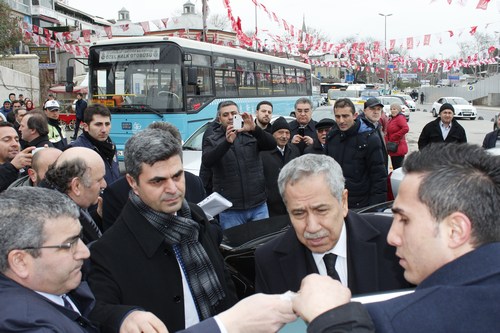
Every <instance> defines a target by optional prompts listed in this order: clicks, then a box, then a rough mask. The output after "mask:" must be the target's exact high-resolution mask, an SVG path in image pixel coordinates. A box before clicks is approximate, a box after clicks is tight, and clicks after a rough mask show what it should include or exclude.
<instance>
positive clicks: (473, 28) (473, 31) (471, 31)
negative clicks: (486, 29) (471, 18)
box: [469, 25, 477, 36]
mask: <svg viewBox="0 0 500 333" xmlns="http://www.w3.org/2000/svg"><path fill="white" fill-rule="evenodd" d="M476 30H477V25H475V26H473V27H471V28H470V31H469V33H470V34H471V36H473V35H474V34H475V33H476Z"/></svg>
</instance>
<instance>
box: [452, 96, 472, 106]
mask: <svg viewBox="0 0 500 333" xmlns="http://www.w3.org/2000/svg"><path fill="white" fill-rule="evenodd" d="M449 103H450V104H452V105H464V104H465V105H467V104H469V102H467V101H466V100H465V99H463V98H462V97H453V98H450V99H449Z"/></svg>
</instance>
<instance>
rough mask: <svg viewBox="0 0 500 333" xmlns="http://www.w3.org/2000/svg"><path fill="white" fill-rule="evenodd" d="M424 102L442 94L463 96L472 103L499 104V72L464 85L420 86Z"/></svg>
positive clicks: (431, 100)
mask: <svg viewBox="0 0 500 333" xmlns="http://www.w3.org/2000/svg"><path fill="white" fill-rule="evenodd" d="M420 91H423V92H424V95H425V102H426V103H433V102H435V101H436V100H437V99H438V98H440V97H444V96H457V97H463V98H465V99H466V100H468V101H472V102H473V104H474V105H484V106H500V74H497V75H494V76H490V77H488V78H485V79H484V80H481V81H478V82H477V83H474V84H472V85H466V86H465V87H422V88H420V89H419V92H420Z"/></svg>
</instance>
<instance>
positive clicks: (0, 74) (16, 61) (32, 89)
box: [0, 54, 40, 105]
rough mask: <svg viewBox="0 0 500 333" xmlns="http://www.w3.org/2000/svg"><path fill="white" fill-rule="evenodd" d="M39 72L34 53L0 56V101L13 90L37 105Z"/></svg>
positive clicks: (38, 102)
mask: <svg viewBox="0 0 500 333" xmlns="http://www.w3.org/2000/svg"><path fill="white" fill-rule="evenodd" d="M39 72H40V71H39V69H38V56H36V55H34V54H20V55H15V56H11V57H5V58H0V103H1V102H3V101H4V100H6V99H7V98H8V97H9V94H10V93H12V92H13V93H15V94H16V96H17V95H19V94H23V95H24V97H28V98H30V99H31V100H33V101H34V104H35V105H39V104H40V79H39Z"/></svg>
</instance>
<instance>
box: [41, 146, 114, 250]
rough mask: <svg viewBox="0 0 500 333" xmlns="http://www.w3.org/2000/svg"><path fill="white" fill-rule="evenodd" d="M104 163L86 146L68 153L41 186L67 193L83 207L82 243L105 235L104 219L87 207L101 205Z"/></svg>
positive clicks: (51, 167)
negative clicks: (102, 221) (100, 195)
mask: <svg viewBox="0 0 500 333" xmlns="http://www.w3.org/2000/svg"><path fill="white" fill-rule="evenodd" d="M105 174H106V171H105V167H104V162H103V160H102V158H101V156H99V154H97V153H96V152H95V151H93V150H92V149H88V148H84V147H74V148H71V149H68V150H65V151H64V152H63V153H62V154H61V155H60V156H59V157H58V158H57V160H56V162H55V163H54V164H53V165H51V166H50V167H49V169H48V170H47V173H46V174H45V179H44V180H43V181H42V183H41V185H40V186H43V187H49V188H52V189H55V190H57V191H59V192H61V193H64V194H66V195H67V196H68V197H70V199H71V200H73V201H74V202H75V203H76V204H77V205H78V207H79V208H80V223H81V224H82V227H83V230H82V240H83V241H84V243H85V244H88V243H90V242H93V241H95V240H97V239H99V237H101V235H102V231H101V228H100V225H101V221H100V220H101V218H100V216H99V214H97V212H96V211H94V212H93V213H92V214H91V213H90V212H89V210H88V208H89V207H91V206H93V205H96V204H97V203H98V201H99V200H100V199H99V194H100V193H101V191H102V190H103V189H104V188H106V181H105V180H104V175H105Z"/></svg>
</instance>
